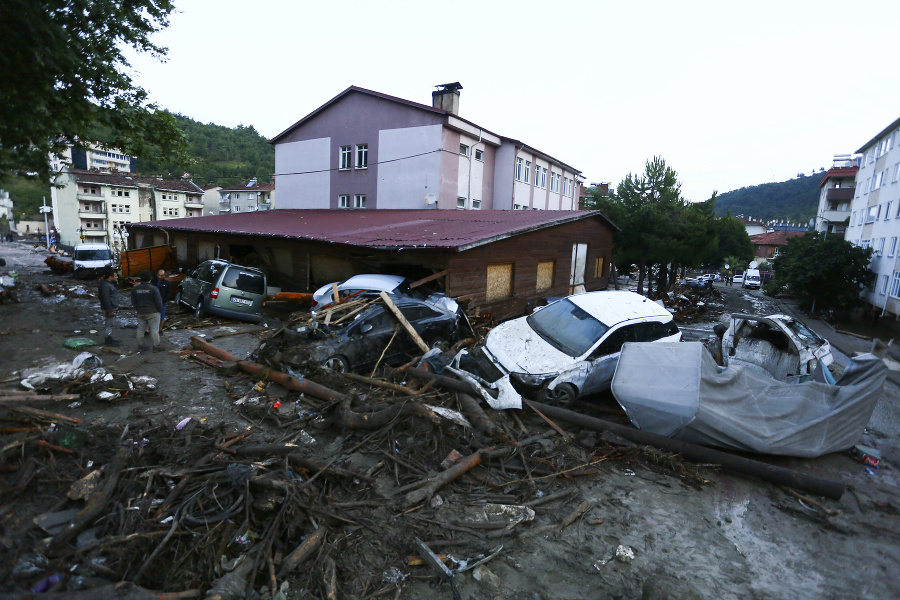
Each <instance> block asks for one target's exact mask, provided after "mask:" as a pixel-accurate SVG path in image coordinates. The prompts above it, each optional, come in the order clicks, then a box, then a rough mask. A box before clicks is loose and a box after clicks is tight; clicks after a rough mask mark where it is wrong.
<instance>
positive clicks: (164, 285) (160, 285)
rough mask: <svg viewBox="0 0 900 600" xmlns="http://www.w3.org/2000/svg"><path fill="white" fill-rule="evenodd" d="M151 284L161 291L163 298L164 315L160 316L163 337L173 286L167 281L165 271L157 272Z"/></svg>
mask: <svg viewBox="0 0 900 600" xmlns="http://www.w3.org/2000/svg"><path fill="white" fill-rule="evenodd" d="M150 283H152V284H153V285H155V286H156V289H158V290H159V295H160V297H161V298H162V313H160V315H159V333H160V335H162V328H163V325H164V324H165V322H166V302H168V301H169V299H170V298H171V297H172V284H171V283H169V280H168V279H166V272H165V270H164V269H160V270H159V271H157V272H156V275H154V276H153V280H152V281H151V282H150Z"/></svg>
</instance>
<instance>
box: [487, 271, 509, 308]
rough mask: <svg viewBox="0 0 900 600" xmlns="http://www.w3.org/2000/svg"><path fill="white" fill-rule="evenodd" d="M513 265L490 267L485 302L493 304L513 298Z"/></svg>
mask: <svg viewBox="0 0 900 600" xmlns="http://www.w3.org/2000/svg"><path fill="white" fill-rule="evenodd" d="M512 292H513V264H512V263H504V264H500V265H488V267H487V288H486V290H485V300H486V301H487V302H492V301H494V300H502V299H504V298H510V297H512Z"/></svg>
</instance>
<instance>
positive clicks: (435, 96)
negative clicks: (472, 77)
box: [431, 81, 462, 115]
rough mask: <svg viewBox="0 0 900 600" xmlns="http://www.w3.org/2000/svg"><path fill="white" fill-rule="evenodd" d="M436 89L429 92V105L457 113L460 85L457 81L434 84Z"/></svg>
mask: <svg viewBox="0 0 900 600" xmlns="http://www.w3.org/2000/svg"><path fill="white" fill-rule="evenodd" d="M434 87H435V88H437V90H436V91H434V92H431V105H432V106H433V107H435V108H440V109H441V110H446V111H447V112H449V113H451V114H454V115H458V114H459V90H461V89H462V85H461V84H460V83H459V82H458V81H454V82H453V83H444V84H442V85H436V86H434Z"/></svg>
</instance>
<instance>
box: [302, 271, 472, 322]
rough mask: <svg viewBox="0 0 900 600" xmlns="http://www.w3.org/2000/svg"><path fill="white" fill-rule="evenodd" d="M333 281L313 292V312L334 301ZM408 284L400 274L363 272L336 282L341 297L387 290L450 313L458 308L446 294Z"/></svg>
mask: <svg viewBox="0 0 900 600" xmlns="http://www.w3.org/2000/svg"><path fill="white" fill-rule="evenodd" d="M335 283H337V282H335ZM335 283H329V284H327V285H323V286H322V287H320V288H319V289H317V290H316V291H315V292H313V305H312V310H313V313H315V312H316V311H317V310H319V309H320V308H321V307H323V306H326V305H328V304H331V303H332V302H334V298H333V297H332V296H333V295H334V285H335ZM409 284H410V281H409V280H408V279H407V278H406V277H401V276H400V275H381V274H364V275H354V276H353V277H351V278H350V279H347V280H346V281H342V282H340V283H337V288H338V294H340V295H341V297H342V298H347V297H350V296H361V295H365V294H368V293H374V294H377V293H378V292H387V293H388V294H391V295H393V296H406V297H408V298H415V299H416V300H421V301H422V302H426V303H428V304H431V305H432V306H435V307H437V308H439V309H441V310H444V311H447V312H450V313H454V314H455V313H456V312H457V311H458V310H459V305H458V304H457V303H456V301H455V300H454V299H453V298H450V297H449V296H447V295H446V294H441V293H438V292H435V293H429V292H428V291H426V290H424V289H420V288H410V287H409Z"/></svg>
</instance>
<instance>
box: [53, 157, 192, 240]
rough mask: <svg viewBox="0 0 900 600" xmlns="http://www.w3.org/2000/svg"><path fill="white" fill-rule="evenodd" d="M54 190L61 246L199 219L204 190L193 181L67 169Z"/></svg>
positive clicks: (54, 220) (55, 218) (106, 238)
mask: <svg viewBox="0 0 900 600" xmlns="http://www.w3.org/2000/svg"><path fill="white" fill-rule="evenodd" d="M55 183H57V185H61V187H51V188H50V197H51V200H52V206H53V222H54V226H55V227H56V229H57V230H58V231H59V238H60V243H61V244H63V245H65V246H73V245H75V244H78V243H81V242H104V243H107V244H110V245H112V244H113V243H114V242H116V241H119V239H120V238H119V236H120V235H121V233H122V232H124V231H125V229H124V225H125V224H126V223H139V222H142V221H159V220H166V219H180V218H184V217H199V216H201V215H202V212H203V190H202V189H200V188H199V187H198V186H197V185H195V184H194V183H193V182H192V181H185V180H180V181H173V180H166V179H161V178H156V177H139V176H136V175H128V174H124V173H100V172H97V171H80V170H65V169H64V170H63V171H61V172H59V173H58V174H57V175H56V179H55Z"/></svg>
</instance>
